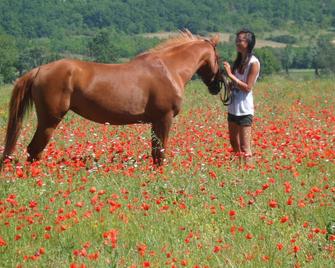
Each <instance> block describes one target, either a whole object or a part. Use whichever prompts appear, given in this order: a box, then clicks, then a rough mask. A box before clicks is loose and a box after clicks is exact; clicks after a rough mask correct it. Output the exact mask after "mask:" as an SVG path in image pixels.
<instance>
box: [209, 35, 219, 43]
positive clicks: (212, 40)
mask: <svg viewBox="0 0 335 268" xmlns="http://www.w3.org/2000/svg"><path fill="white" fill-rule="evenodd" d="M219 42H220V36H219V35H218V34H216V35H215V36H213V37H212V38H211V43H212V44H213V45H214V46H217V44H218V43H219Z"/></svg>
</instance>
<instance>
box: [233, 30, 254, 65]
mask: <svg viewBox="0 0 335 268" xmlns="http://www.w3.org/2000/svg"><path fill="white" fill-rule="evenodd" d="M240 34H245V38H246V39H247V42H248V52H249V55H248V56H247V58H246V59H245V61H244V62H242V54H241V53H240V52H238V53H237V57H236V59H235V61H234V64H233V71H235V70H237V69H238V68H240V67H242V70H244V68H245V65H246V64H247V63H248V62H249V60H250V57H251V56H252V50H253V49H254V47H255V44H256V37H255V34H254V33H253V32H252V31H250V30H247V29H241V30H239V31H238V32H237V33H236V37H238V36H239V35H240Z"/></svg>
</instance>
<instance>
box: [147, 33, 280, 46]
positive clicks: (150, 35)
mask: <svg viewBox="0 0 335 268" xmlns="http://www.w3.org/2000/svg"><path fill="white" fill-rule="evenodd" d="M178 34H179V32H157V33H146V34H143V35H142V36H144V37H147V38H154V37H156V38H159V39H167V38H171V37H174V36H177V35H178ZM215 34H218V35H219V37H220V41H221V42H229V39H230V36H231V34H230V33H208V35H209V36H213V35H215ZM285 46H286V44H284V43H279V42H274V41H269V40H265V39H257V42H256V48H261V47H275V48H280V47H285Z"/></svg>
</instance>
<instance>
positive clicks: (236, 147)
mask: <svg viewBox="0 0 335 268" xmlns="http://www.w3.org/2000/svg"><path fill="white" fill-rule="evenodd" d="M228 129H229V140H230V144H231V147H232V148H233V152H234V153H239V152H240V151H241V149H240V137H239V136H240V135H239V126H238V125H237V124H236V123H234V122H228Z"/></svg>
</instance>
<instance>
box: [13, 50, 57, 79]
mask: <svg viewBox="0 0 335 268" xmlns="http://www.w3.org/2000/svg"><path fill="white" fill-rule="evenodd" d="M59 58H60V55H58V54H56V53H53V52H51V51H50V50H49V49H48V48H47V47H45V46H37V45H34V46H32V47H27V48H25V49H23V50H22V51H21V53H20V55H19V57H18V61H17V65H16V66H17V69H18V71H19V75H22V74H23V73H25V72H27V71H29V70H31V69H33V68H35V67H37V66H40V65H42V64H46V63H48V62H51V61H54V60H57V59H59Z"/></svg>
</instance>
